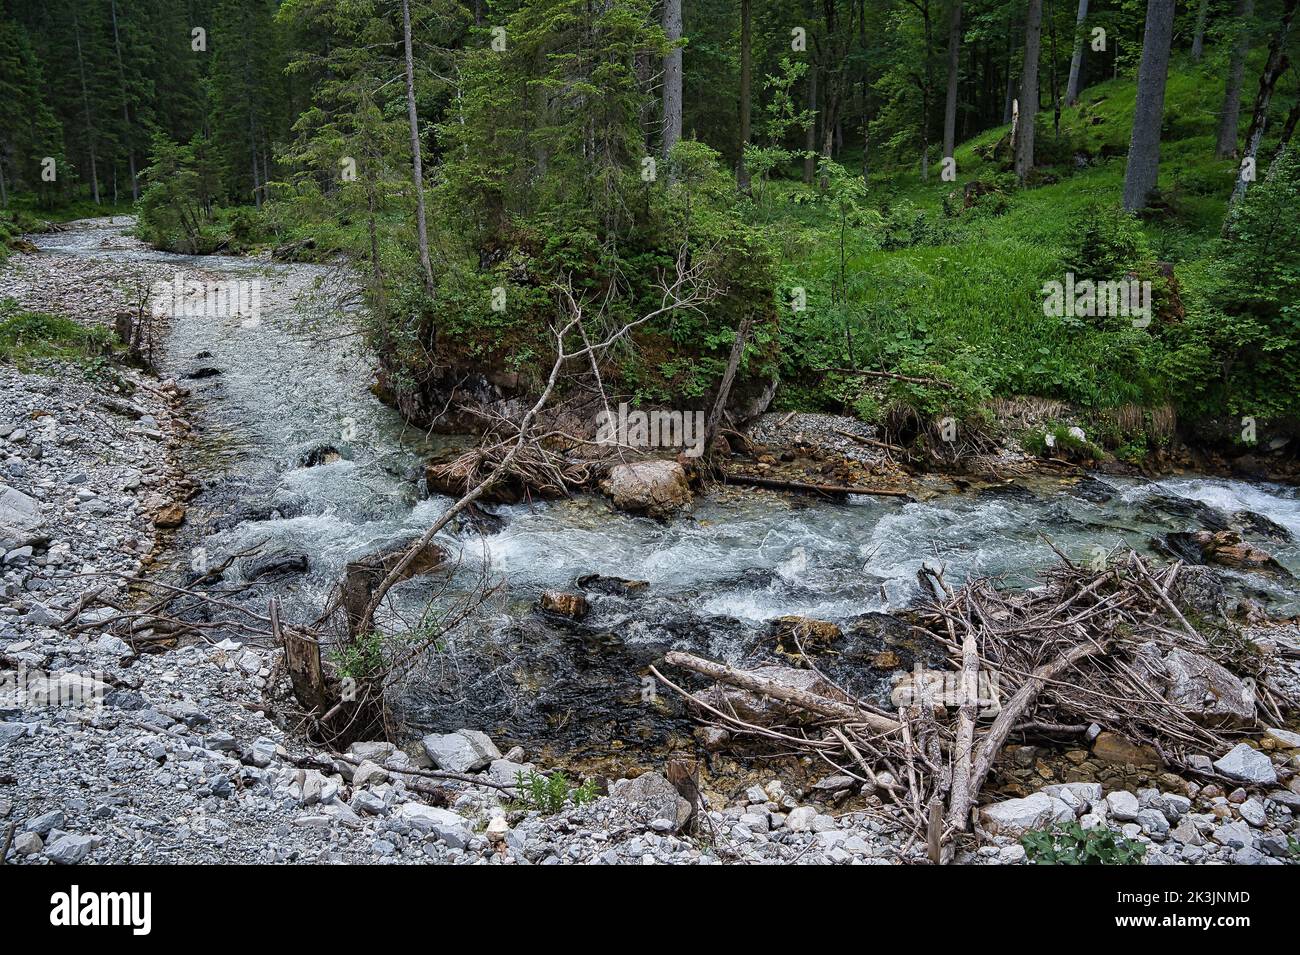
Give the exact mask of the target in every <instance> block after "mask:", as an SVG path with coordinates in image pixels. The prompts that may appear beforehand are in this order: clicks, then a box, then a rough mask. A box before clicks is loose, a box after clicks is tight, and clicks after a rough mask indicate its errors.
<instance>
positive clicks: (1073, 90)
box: [1065, 0, 1088, 106]
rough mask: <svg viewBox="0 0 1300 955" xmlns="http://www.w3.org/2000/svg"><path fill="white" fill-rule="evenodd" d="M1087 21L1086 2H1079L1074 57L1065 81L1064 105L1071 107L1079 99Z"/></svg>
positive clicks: (1071, 59) (1071, 58)
mask: <svg viewBox="0 0 1300 955" xmlns="http://www.w3.org/2000/svg"><path fill="white" fill-rule="evenodd" d="M1087 19H1088V0H1079V12H1078V14H1077V15H1076V16H1075V18H1074V56H1072V57H1070V78H1069V79H1068V80H1066V81H1065V105H1066V106H1073V105H1074V104H1075V103H1076V102H1077V101H1078V99H1079V73H1080V71H1081V70H1082V68H1083V23H1084V21H1085V20H1087Z"/></svg>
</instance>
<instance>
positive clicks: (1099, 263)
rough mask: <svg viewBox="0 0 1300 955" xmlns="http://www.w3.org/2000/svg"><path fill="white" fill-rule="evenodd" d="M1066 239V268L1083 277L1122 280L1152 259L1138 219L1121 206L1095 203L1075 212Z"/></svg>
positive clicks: (1069, 218) (1068, 220)
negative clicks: (1128, 273) (1121, 278)
mask: <svg viewBox="0 0 1300 955" xmlns="http://www.w3.org/2000/svg"><path fill="white" fill-rule="evenodd" d="M1066 236H1067V240H1066V242H1067V244H1066V248H1065V254H1064V256H1063V258H1064V262H1063V265H1064V266H1065V271H1067V272H1073V273H1074V274H1075V275H1077V276H1078V277H1079V278H1090V279H1094V280H1108V279H1118V278H1120V277H1122V276H1123V275H1124V274H1125V273H1127V272H1131V271H1135V270H1137V269H1138V268H1139V267H1140V266H1141V265H1143V264H1144V263H1145V262H1146V261H1147V259H1148V258H1150V252H1149V250H1148V248H1147V241H1146V236H1145V235H1143V233H1142V228H1141V225H1140V223H1139V222H1138V220H1137V217H1136V216H1134V215H1131V214H1130V213H1127V212H1124V211H1123V210H1122V209H1121V208H1119V207H1118V206H1113V205H1106V204H1102V203H1092V204H1090V205H1088V206H1086V207H1084V208H1083V209H1081V210H1079V211H1077V212H1075V213H1074V214H1073V215H1071V216H1069V217H1068V219H1067V225H1066Z"/></svg>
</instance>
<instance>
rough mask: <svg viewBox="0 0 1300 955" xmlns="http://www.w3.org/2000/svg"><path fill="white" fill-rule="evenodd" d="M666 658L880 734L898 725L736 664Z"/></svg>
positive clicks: (682, 656) (671, 654)
mask: <svg viewBox="0 0 1300 955" xmlns="http://www.w3.org/2000/svg"><path fill="white" fill-rule="evenodd" d="M664 660H665V661H666V662H667V663H669V664H670V665H672V666H675V667H681V668H683V669H685V670H693V671H695V672H696V673H701V674H703V675H704V676H707V677H709V678H710V679H713V680H717V681H718V682H719V683H727V684H730V685H731V686H738V687H740V688H741V689H742V690H749V691H750V692H751V693H759V694H761V695H763V696H770V697H772V698H773V699H775V700H781V701H782V702H785V703H793V704H794V705H795V706H799V707H802V708H803V709H805V710H808V711H809V712H811V713H817V714H818V715H820V716H826V717H830V718H832V719H841V720H848V721H851V722H854V723H862V724H865V725H866V726H868V727H869V728H870V729H872V730H873V731H875V732H878V733H893V732H895V731H896V730H898V728H899V724H898V722H897V721H896V720H891V719H889V718H888V717H886V716H880V715H879V714H877V713H871V712H869V711H867V710H863V709H859V708H858V707H856V706H853V705H852V704H850V703H841V702H839V701H837V700H830V699H827V698H826V697H824V696H818V695H817V694H816V693H809V692H808V691H806V690H800V689H796V688H795V687H790V686H784V685H783V684H780V683H777V682H776V681H775V680H769V679H767V678H765V677H761V676H755V675H754V674H753V673H747V672H746V671H744V670H737V669H736V668H735V667H729V666H727V665H725V664H722V663H714V662H713V661H712V660H705V659H704V658H703V657H697V656H695V655H693V654H690V653H683V652H682V651H680V650H673V651H670V652H669V653H668V655H667V656H666V657H664Z"/></svg>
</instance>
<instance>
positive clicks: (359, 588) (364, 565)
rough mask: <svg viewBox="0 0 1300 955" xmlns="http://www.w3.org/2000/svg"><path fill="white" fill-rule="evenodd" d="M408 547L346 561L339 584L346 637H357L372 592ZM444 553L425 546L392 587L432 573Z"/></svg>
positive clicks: (397, 565)
mask: <svg viewBox="0 0 1300 955" xmlns="http://www.w3.org/2000/svg"><path fill="white" fill-rule="evenodd" d="M411 546H412V544H411V543H410V542H407V543H403V544H400V545H398V546H397V547H393V548H389V549H387V550H383V551H379V552H377V553H374V554H368V555H366V556H365V557H362V558H360V559H359V560H354V561H350V562H349V563H348V565H347V566H346V567H345V568H344V569H343V579H342V581H341V582H340V583H339V590H340V599H341V601H342V606H343V613H344V615H345V616H346V617H347V621H348V633H350V634H351V635H352V636H354V637H356V636H360V635H361V634H360V633H359V630H360V629H362V627H363V621H364V620H365V618H366V609H367V608H368V607H369V606H370V602H371V600H372V598H373V595H374V592H375V590H376V588H378V587H379V585H380V584H381V583H383V582H384V580H385V578H386V577H387V576H388V575H389V574H390V573H392V571H393V570H394V569H395V568H397V567H399V566H400V565H401V564H402V561H403V559H404V558H405V557H406V555H407V552H408V550H409V549H410V547H411ZM446 557H447V555H446V552H445V551H443V549H442V548H441V547H438V546H437V545H436V544H433V543H432V542H426V543H425V544H424V545H423V547H421V548H420V549H419V550H418V552H417V554H416V556H415V558H414V559H412V560H411V561H410V562H408V563H407V564H406V565H405V566H402V567H401V570H400V571H399V573H398V575H397V576H396V577H395V578H394V580H393V581H392V583H394V584H395V583H400V582H401V581H403V580H409V579H410V578H411V577H418V576H419V575H420V574H427V573H428V572H429V571H431V570H434V569H435V568H437V567H438V566H439V565H441V564H442V562H443V561H444V560H445V559H446Z"/></svg>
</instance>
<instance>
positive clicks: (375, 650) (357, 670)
mask: <svg viewBox="0 0 1300 955" xmlns="http://www.w3.org/2000/svg"><path fill="white" fill-rule="evenodd" d="M330 659H331V660H332V661H333V663H334V666H335V668H336V669H337V670H338V674H339V676H340V677H344V678H349V677H350V678H351V679H353V680H364V679H368V678H370V677H373V676H374V675H375V674H376V673H378V672H379V671H380V670H382V669H383V667H384V637H383V635H382V634H381V633H379V632H378V631H377V630H372V631H370V633H368V634H365V635H364V636H361V637H358V638H357V639H356V640H352V641H350V642H348V643H346V644H341V645H339V646H337V647H335V648H334V649H333V650H332V651H331V652H330Z"/></svg>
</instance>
